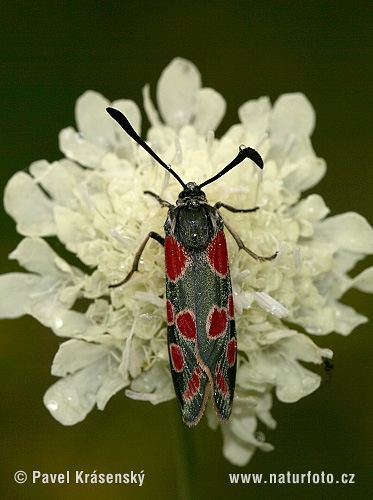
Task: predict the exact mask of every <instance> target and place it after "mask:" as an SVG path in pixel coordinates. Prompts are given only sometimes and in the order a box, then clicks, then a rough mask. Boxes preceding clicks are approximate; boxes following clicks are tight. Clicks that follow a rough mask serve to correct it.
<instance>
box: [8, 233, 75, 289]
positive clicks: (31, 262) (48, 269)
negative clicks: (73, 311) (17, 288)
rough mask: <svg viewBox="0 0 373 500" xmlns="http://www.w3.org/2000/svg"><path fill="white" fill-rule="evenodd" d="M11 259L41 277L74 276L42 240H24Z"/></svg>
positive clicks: (10, 256)
mask: <svg viewBox="0 0 373 500" xmlns="http://www.w3.org/2000/svg"><path fill="white" fill-rule="evenodd" d="M9 259H17V261H18V262H19V264H20V265H21V266H22V267H24V268H25V269H27V270H28V271H31V272H34V273H37V274H41V275H51V276H55V277H58V278H60V279H66V273H67V274H72V271H71V268H70V266H69V265H68V264H67V263H66V262H65V261H64V260H63V259H61V258H60V257H59V256H58V255H57V254H56V252H55V251H54V250H52V248H51V247H50V246H49V245H48V243H47V242H46V241H45V240H43V239H41V238H24V239H23V240H22V241H21V242H20V243H19V245H18V246H17V248H16V249H15V250H13V252H12V253H11V254H10V255H9ZM61 262H62V263H64V265H65V266H63V265H61ZM61 267H64V268H65V271H62V270H61Z"/></svg>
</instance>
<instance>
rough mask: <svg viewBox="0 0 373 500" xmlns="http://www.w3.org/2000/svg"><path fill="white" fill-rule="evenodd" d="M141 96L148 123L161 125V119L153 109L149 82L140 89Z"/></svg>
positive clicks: (156, 125) (153, 125)
mask: <svg viewBox="0 0 373 500" xmlns="http://www.w3.org/2000/svg"><path fill="white" fill-rule="evenodd" d="M142 96H143V101H144V109H145V113H146V116H147V117H148V120H149V122H150V125H151V126H152V127H161V126H162V123H161V120H160V118H159V113H158V111H157V110H156V109H155V106H154V104H153V101H152V99H151V97H150V86H149V84H147V85H145V86H144V88H143V89H142Z"/></svg>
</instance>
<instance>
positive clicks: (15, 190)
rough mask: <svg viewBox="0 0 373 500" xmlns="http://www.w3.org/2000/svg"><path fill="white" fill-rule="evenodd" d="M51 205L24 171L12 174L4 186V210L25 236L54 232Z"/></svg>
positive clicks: (48, 234)
mask: <svg viewBox="0 0 373 500" xmlns="http://www.w3.org/2000/svg"><path fill="white" fill-rule="evenodd" d="M53 205H54V204H53V202H52V201H51V200H50V199H49V198H48V197H47V196H46V195H45V194H44V193H43V192H42V190H41V189H40V188H39V187H38V185H37V184H36V183H35V182H34V181H33V179H32V177H31V176H30V175H28V174H26V173H25V172H17V173H16V174H15V175H13V177H12V178H11V179H10V180H9V182H8V184H7V186H6V188H5V193H4V207H5V210H6V212H7V213H8V214H9V215H10V216H11V217H13V219H14V220H15V221H16V223H17V231H18V232H19V233H20V234H23V235H25V236H52V235H54V234H55V233H56V227H55V224H54V219H53Z"/></svg>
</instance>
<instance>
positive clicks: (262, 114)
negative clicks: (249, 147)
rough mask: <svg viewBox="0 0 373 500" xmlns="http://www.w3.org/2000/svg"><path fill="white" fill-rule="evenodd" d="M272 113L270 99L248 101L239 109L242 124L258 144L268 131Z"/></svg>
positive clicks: (261, 98)
mask: <svg viewBox="0 0 373 500" xmlns="http://www.w3.org/2000/svg"><path fill="white" fill-rule="evenodd" d="M270 111H271V103H270V100H269V98H268V97H260V98H259V99H257V100H251V101H247V102H245V104H243V105H242V106H241V107H240V108H239V109H238V116H239V117H240V120H241V122H242V123H243V124H244V125H245V128H246V130H247V131H248V132H249V134H250V135H251V136H252V137H253V140H254V141H256V142H258V141H260V140H261V139H262V138H263V137H264V134H265V133H266V132H267V131H268V127H269V119H270ZM254 145H255V144H254Z"/></svg>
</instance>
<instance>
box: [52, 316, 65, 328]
mask: <svg viewBox="0 0 373 500" xmlns="http://www.w3.org/2000/svg"><path fill="white" fill-rule="evenodd" d="M54 326H55V328H62V327H63V319H62V318H55V319H54Z"/></svg>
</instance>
